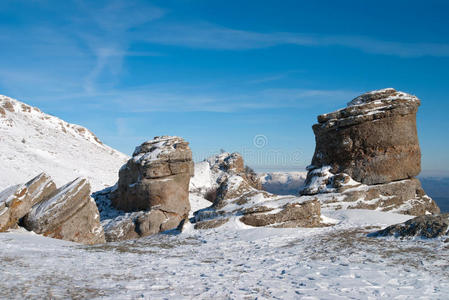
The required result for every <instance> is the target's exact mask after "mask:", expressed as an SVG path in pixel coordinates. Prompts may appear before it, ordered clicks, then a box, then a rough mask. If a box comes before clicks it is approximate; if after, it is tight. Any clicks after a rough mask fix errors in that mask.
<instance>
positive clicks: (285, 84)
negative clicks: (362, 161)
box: [0, 0, 449, 175]
mask: <svg viewBox="0 0 449 300" xmlns="http://www.w3.org/2000/svg"><path fill="white" fill-rule="evenodd" d="M0 51H1V52H0V54H1V55H0V63H1V68H0V94H5V95H8V96H10V97H14V98H17V99H19V100H22V101H24V102H27V103H29V104H31V105H34V106H38V107H39V108H41V109H42V110H43V111H45V112H47V113H50V114H53V115H56V116H58V117H61V118H63V119H65V120H67V121H69V122H73V123H78V124H81V125H83V126H86V127H88V128H89V129H91V130H92V131H94V132H95V133H96V134H97V135H98V136H99V137H100V138H101V139H102V140H103V141H104V142H105V143H107V144H109V145H110V146H112V147H115V148H117V149H119V150H121V151H123V152H125V153H128V154H130V153H131V152H132V150H133V149H134V147H135V146H136V145H137V144H140V143H141V142H142V141H144V140H147V139H150V138H152V137H153V136H155V135H163V134H164V135H165V134H169V135H179V136H182V137H184V138H186V139H187V140H188V141H190V143H191V147H192V149H193V151H194V154H195V159H197V160H199V159H202V158H204V157H206V156H208V155H210V154H213V153H216V152H218V151H219V150H220V149H225V150H226V151H239V152H241V153H242V154H243V155H244V156H245V158H246V161H247V163H248V164H249V165H251V166H253V167H254V168H256V169H257V170H260V171H261V170H299V169H301V168H303V167H304V166H306V165H307V164H308V163H309V162H310V160H311V158H312V155H313V150H314V147H315V141H314V136H313V132H312V129H311V126H312V124H313V123H314V122H315V120H316V116H317V115H318V114H322V113H326V112H330V111H333V110H335V109H338V108H341V107H344V106H345V105H346V103H347V102H348V101H350V100H351V99H352V98H354V97H356V96H357V95H359V94H361V93H363V92H365V91H369V90H374V89H379V88H386V87H394V88H396V89H398V90H402V91H405V92H409V93H412V94H415V95H417V96H418V97H419V98H420V99H421V100H422V106H421V109H420V112H419V116H418V126H419V137H420V140H421V146H422V152H423V174H425V175H440V174H444V175H447V174H449V158H448V153H449V151H448V150H447V149H449V139H448V138H447V137H448V133H447V131H448V129H449V118H447V112H448V111H449V102H448V100H447V99H448V95H449V74H448V71H449V2H447V1H401V0H398V1H391V0H390V1H383V0H381V1H360V0H355V1H285V0H284V1H260V0H259V1H232V0H227V1H211V0H205V1H202V0H196V1H193V0H178V1H170V0H164V1H162V0H161V1H125V0H117V1H104V2H103V1H81V0H76V1H70V0H67V1H45V0H41V1H40V0H34V1H32V0H14V1H12V0H11V1H9V0H3V1H1V2H0ZM255 142H256V144H257V145H258V146H259V147H257V146H256V145H255ZM258 143H259V144H258ZM260 143H261V144H260Z"/></svg>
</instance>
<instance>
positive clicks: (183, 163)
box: [106, 136, 193, 239]
mask: <svg viewBox="0 0 449 300" xmlns="http://www.w3.org/2000/svg"><path fill="white" fill-rule="evenodd" d="M188 145H189V143H187V142H186V141H184V140H183V139H182V138H179V137H170V136H162V137H155V138H154V140H151V141H148V142H145V143H143V144H142V145H140V146H138V147H137V148H136V150H135V151H134V153H133V157H132V158H131V159H130V160H129V161H128V162H127V163H126V165H125V166H123V167H122V168H121V169H120V172H119V181H118V184H117V189H116V190H115V191H114V192H112V193H111V195H110V198H111V202H112V206H114V207H115V208H116V209H119V210H123V211H125V212H138V211H145V212H144V213H141V214H139V215H138V216H132V220H127V221H125V220H122V221H121V222H120V223H119V224H116V226H112V227H108V229H107V230H106V231H107V233H106V235H107V236H109V237H110V239H113V237H114V236H117V238H118V239H126V238H127V237H132V238H136V237H142V236H147V235H150V234H155V233H158V232H161V231H165V230H168V229H173V228H176V227H177V226H178V225H179V224H180V223H181V222H182V221H183V220H184V219H186V218H187V217H188V214H189V211H190V202H189V182H190V177H191V176H193V161H192V152H191V150H190V148H189V146H188ZM131 224H134V227H133V226H131ZM117 226H118V227H117ZM121 227H124V228H125V227H126V228H127V229H126V230H125V229H124V231H125V232H129V234H128V233H127V234H120V235H117V234H113V233H111V234H109V233H108V231H110V230H111V232H113V231H117V230H119V228H121ZM128 229H129V230H128ZM134 232H135V233H134Z"/></svg>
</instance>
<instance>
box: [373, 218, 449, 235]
mask: <svg viewBox="0 0 449 300" xmlns="http://www.w3.org/2000/svg"><path fill="white" fill-rule="evenodd" d="M448 227H449V214H441V215H425V216H419V217H416V218H413V219H411V220H408V221H407V222H405V223H401V224H396V225H392V226H389V227H387V228H385V229H383V230H380V231H376V232H374V233H371V234H370V235H369V236H371V237H383V236H394V237H420V238H437V237H441V236H448V235H449V229H448Z"/></svg>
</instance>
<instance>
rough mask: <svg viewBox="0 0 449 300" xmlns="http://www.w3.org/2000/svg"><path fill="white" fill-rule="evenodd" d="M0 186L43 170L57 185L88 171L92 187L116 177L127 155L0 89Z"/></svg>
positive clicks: (112, 182)
mask: <svg viewBox="0 0 449 300" xmlns="http://www.w3.org/2000/svg"><path fill="white" fill-rule="evenodd" d="M9 103H10V104H11V105H12V110H13V111H9V110H8V109H5V113H6V114H5V116H1V115H0V161H1V162H2V163H1V164H0V191H1V190H3V189H5V188H7V187H9V186H11V185H16V184H22V183H24V182H27V181H28V180H30V179H31V178H33V177H35V176H36V175H38V174H39V173H42V172H46V173H47V174H49V175H50V176H51V177H52V178H53V179H54V180H55V182H56V184H57V186H61V185H63V184H66V183H67V182H69V181H72V180H73V179H75V178H76V177H81V176H82V177H87V178H88V179H89V182H90V183H91V185H92V190H93V191H97V190H101V189H104V188H105V187H106V186H110V185H113V184H114V183H115V182H116V181H117V179H118V170H119V169H120V167H121V166H122V165H123V164H124V163H126V161H127V160H128V156H126V155H125V154H123V153H120V152H118V151H116V150H114V149H112V148H110V147H108V146H106V145H104V144H102V143H101V142H100V141H99V140H98V138H97V137H96V136H95V135H94V134H93V133H91V132H90V131H89V130H88V129H86V128H84V127H81V126H79V125H75V124H70V123H67V122H65V121H63V120H61V119H59V118H57V117H54V116H50V115H47V114H45V113H43V112H41V111H40V110H39V109H37V108H34V107H31V106H29V105H27V104H24V103H22V102H20V101H17V100H15V99H12V98H9V97H6V96H1V95H0V107H2V106H4V105H9Z"/></svg>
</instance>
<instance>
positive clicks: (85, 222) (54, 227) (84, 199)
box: [23, 178, 105, 244]
mask: <svg viewBox="0 0 449 300" xmlns="http://www.w3.org/2000/svg"><path fill="white" fill-rule="evenodd" d="M90 193H91V192H90V185H89V182H88V181H87V179H84V178H77V179H75V180H74V181H72V182H70V183H68V184H66V185H65V186H63V187H61V188H59V189H58V190H57V191H56V192H55V193H54V194H53V195H52V196H51V197H50V198H49V199H46V200H44V201H42V202H40V203H38V204H36V205H34V206H33V207H32V209H31V211H30V212H29V213H28V214H27V215H26V216H25V217H24V219H23V225H24V226H25V228H26V229H28V230H32V231H34V232H36V233H38V234H42V235H44V236H48V237H52V238H56V239H62V240H67V241H73V242H77V243H83V244H96V243H103V242H105V238H104V232H103V227H102V226H101V225H100V216H99V213H98V208H97V206H96V205H95V202H94V201H93V199H92V198H91V197H90Z"/></svg>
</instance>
